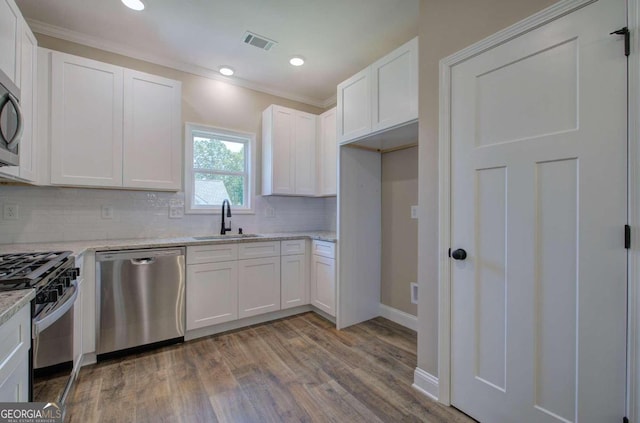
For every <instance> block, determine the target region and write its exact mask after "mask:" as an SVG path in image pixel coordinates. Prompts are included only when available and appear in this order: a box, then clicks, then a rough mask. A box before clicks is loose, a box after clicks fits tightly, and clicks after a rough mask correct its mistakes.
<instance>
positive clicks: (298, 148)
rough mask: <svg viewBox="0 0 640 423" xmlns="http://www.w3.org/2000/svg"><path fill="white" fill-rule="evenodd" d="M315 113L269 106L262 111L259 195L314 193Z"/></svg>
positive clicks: (303, 194) (307, 194) (310, 194)
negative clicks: (260, 189)
mask: <svg viewBox="0 0 640 423" xmlns="http://www.w3.org/2000/svg"><path fill="white" fill-rule="evenodd" d="M315 143H316V116H315V115H312V114H310V113H305V112H301V111H299V110H294V109H289V108H287V107H282V106H276V105H271V106H269V107H268V108H267V109H266V110H265V111H264V112H263V113H262V158H263V161H262V172H263V175H262V194H263V195H302V196H313V195H314V194H315Z"/></svg>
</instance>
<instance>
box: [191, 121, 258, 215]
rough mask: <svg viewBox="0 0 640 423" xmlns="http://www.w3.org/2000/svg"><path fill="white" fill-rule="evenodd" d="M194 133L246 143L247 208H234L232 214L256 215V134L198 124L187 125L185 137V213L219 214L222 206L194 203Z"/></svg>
mask: <svg viewBox="0 0 640 423" xmlns="http://www.w3.org/2000/svg"><path fill="white" fill-rule="evenodd" d="M194 132H196V133H197V132H204V133H209V134H214V135H220V136H222V137H224V138H232V139H233V138H235V139H237V140H238V141H243V142H246V143H247V144H248V145H247V146H246V147H245V152H246V155H247V158H246V162H245V166H246V170H247V180H246V192H245V198H246V204H245V207H237V206H233V207H232V209H231V212H232V213H234V214H236V213H237V214H254V213H255V211H254V208H253V207H254V206H253V205H254V196H255V168H256V166H255V157H256V155H255V149H256V134H254V133H251V132H242V131H235V130H231V129H225V128H218V127H214V126H208V125H201V124H197V123H191V122H187V123H186V124H185V135H184V144H185V146H184V194H185V213H187V214H219V213H220V211H221V206H220V205H215V206H209V205H196V204H194V202H193V189H194V173H195V171H194V168H193V136H194V135H193V134H194Z"/></svg>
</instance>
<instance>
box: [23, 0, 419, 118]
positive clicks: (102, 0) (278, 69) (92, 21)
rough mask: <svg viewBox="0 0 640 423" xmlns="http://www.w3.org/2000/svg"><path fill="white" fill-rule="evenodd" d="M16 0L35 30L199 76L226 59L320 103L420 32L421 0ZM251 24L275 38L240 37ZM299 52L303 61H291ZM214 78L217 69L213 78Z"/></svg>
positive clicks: (251, 78) (268, 83) (264, 85)
mask: <svg viewBox="0 0 640 423" xmlns="http://www.w3.org/2000/svg"><path fill="white" fill-rule="evenodd" d="M143 1H144V3H145V5H146V9H145V10H144V11H142V12H135V11H132V10H130V9H128V8H126V7H125V6H124V5H123V4H122V3H121V2H120V0H47V1H43V0H16V3H17V4H18V6H19V7H20V10H21V11H22V13H23V14H24V16H25V17H26V18H27V19H28V20H29V23H30V25H31V26H32V29H33V30H34V32H40V33H43V34H46V35H53V36H57V37H59V38H65V39H68V40H70V41H75V42H82V43H84V44H88V45H91V46H93V47H98V48H102V49H105V50H109V51H113V52H116V53H121V54H127V55H130V56H134V57H138V58H141V59H144V60H148V61H151V62H155V63H159V64H163V65H169V66H172V67H176V68H178V69H182V70H187V71H190V72H193V73H196V74H200V75H208V76H211V75H212V74H213V72H214V71H217V69H218V68H219V67H220V66H221V65H229V66H231V67H233V68H234V69H235V70H236V74H235V75H234V76H233V77H232V78H231V79H232V80H233V82H234V83H237V84H239V85H245V86H249V87H252V88H257V89H260V90H261V91H265V92H270V93H273V94H278V95H282V96H284V97H288V98H292V99H296V100H300V101H304V102H306V103H309V104H314V105H318V106H323V105H327V102H331V101H332V99H333V98H334V96H335V93H336V85H337V84H338V83H339V82H341V81H343V80H344V79H346V78H348V77H349V76H351V75H352V74H354V73H356V72H357V71H359V70H360V69H363V68H364V67H366V66H367V65H368V64H370V63H372V62H373V61H375V60H376V59H378V58H379V57H381V56H383V55H385V54H386V53H388V52H389V51H391V50H393V49H394V48H395V47H397V46H399V45H401V44H402V43H404V42H406V41H408V40H410V39H411V38H413V37H415V36H416V35H418V4H419V0H143ZM245 31H252V32H255V33H257V34H259V35H262V36H265V37H267V38H270V39H272V40H275V41H277V42H278V44H277V45H276V46H274V47H273V48H272V49H271V51H268V52H267V51H263V50H260V49H258V48H256V47H253V46H249V45H247V44H244V43H243V35H244V33H245ZM296 54H298V55H302V56H303V57H304V58H305V59H306V64H305V65H304V66H302V67H300V68H295V67H293V66H291V65H289V58H290V57H291V56H293V55H296ZM214 77H215V76H214Z"/></svg>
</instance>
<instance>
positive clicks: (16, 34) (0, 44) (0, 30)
mask: <svg viewBox="0 0 640 423" xmlns="http://www.w3.org/2000/svg"><path fill="white" fill-rule="evenodd" d="M21 20H22V14H21V13H20V9H18V6H16V3H15V2H14V1H13V0H0V70H2V72H4V73H5V74H6V75H7V76H8V77H9V79H10V80H11V82H13V83H14V84H15V85H16V86H17V87H20V26H21Z"/></svg>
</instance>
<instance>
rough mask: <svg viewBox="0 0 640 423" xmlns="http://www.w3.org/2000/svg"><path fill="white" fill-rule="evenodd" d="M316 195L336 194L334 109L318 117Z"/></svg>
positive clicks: (336, 159) (336, 154)
mask: <svg viewBox="0 0 640 423" xmlns="http://www.w3.org/2000/svg"><path fill="white" fill-rule="evenodd" d="M318 126H319V130H318V148H317V151H318V161H317V163H318V171H317V175H318V176H317V177H318V181H317V195H319V196H328V195H336V194H337V161H338V152H337V142H336V109H335V107H334V108H333V109H331V110H329V111H326V112H324V113H323V114H321V115H320V118H319V125H318Z"/></svg>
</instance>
